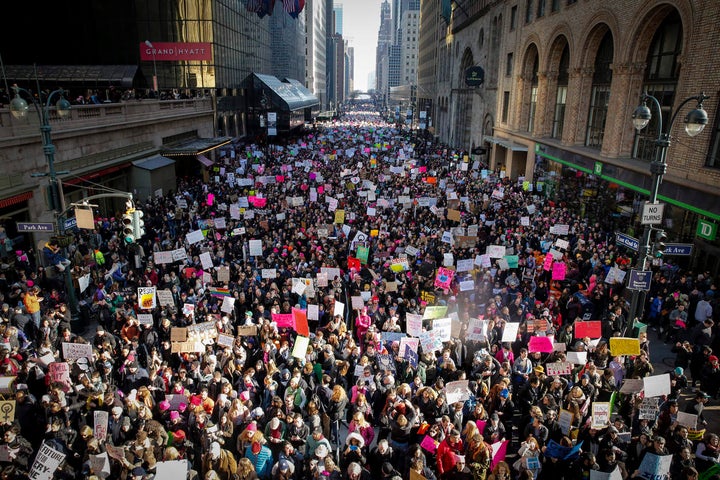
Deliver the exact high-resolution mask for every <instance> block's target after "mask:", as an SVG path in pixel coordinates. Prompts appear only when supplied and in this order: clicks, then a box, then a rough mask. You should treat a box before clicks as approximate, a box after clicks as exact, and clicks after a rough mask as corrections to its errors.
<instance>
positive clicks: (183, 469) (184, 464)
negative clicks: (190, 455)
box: [155, 460, 188, 480]
mask: <svg viewBox="0 0 720 480" xmlns="http://www.w3.org/2000/svg"><path fill="white" fill-rule="evenodd" d="M187 475H188V461H187V460H169V461H165V462H157V464H156V468H155V478H156V479H158V480H159V479H166V478H167V479H170V478H175V479H178V480H180V479H184V478H187Z"/></svg>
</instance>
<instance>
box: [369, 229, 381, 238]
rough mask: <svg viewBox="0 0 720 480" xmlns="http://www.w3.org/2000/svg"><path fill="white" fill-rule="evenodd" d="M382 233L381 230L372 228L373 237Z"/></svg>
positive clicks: (371, 234)
mask: <svg viewBox="0 0 720 480" xmlns="http://www.w3.org/2000/svg"><path fill="white" fill-rule="evenodd" d="M379 234H380V231H379V230H370V236H371V237H377V236H378V235H379Z"/></svg>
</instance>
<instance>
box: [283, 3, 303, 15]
mask: <svg viewBox="0 0 720 480" xmlns="http://www.w3.org/2000/svg"><path fill="white" fill-rule="evenodd" d="M304 7H305V0H283V10H285V11H286V12H287V13H288V14H289V15H290V16H291V17H293V18H298V15H300V12H302V10H303V8H304Z"/></svg>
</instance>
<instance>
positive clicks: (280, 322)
mask: <svg viewBox="0 0 720 480" xmlns="http://www.w3.org/2000/svg"><path fill="white" fill-rule="evenodd" d="M272 319H273V322H275V323H277V326H278V328H283V327H291V328H295V319H294V318H293V314H292V313H273V314H272Z"/></svg>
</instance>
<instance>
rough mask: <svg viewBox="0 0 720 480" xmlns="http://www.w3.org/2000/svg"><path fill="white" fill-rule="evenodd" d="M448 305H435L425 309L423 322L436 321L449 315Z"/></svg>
mask: <svg viewBox="0 0 720 480" xmlns="http://www.w3.org/2000/svg"><path fill="white" fill-rule="evenodd" d="M447 309H448V307H447V305H433V306H427V307H425V311H424V312H423V320H434V319H436V318H442V317H444V316H445V315H446V314H447Z"/></svg>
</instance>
